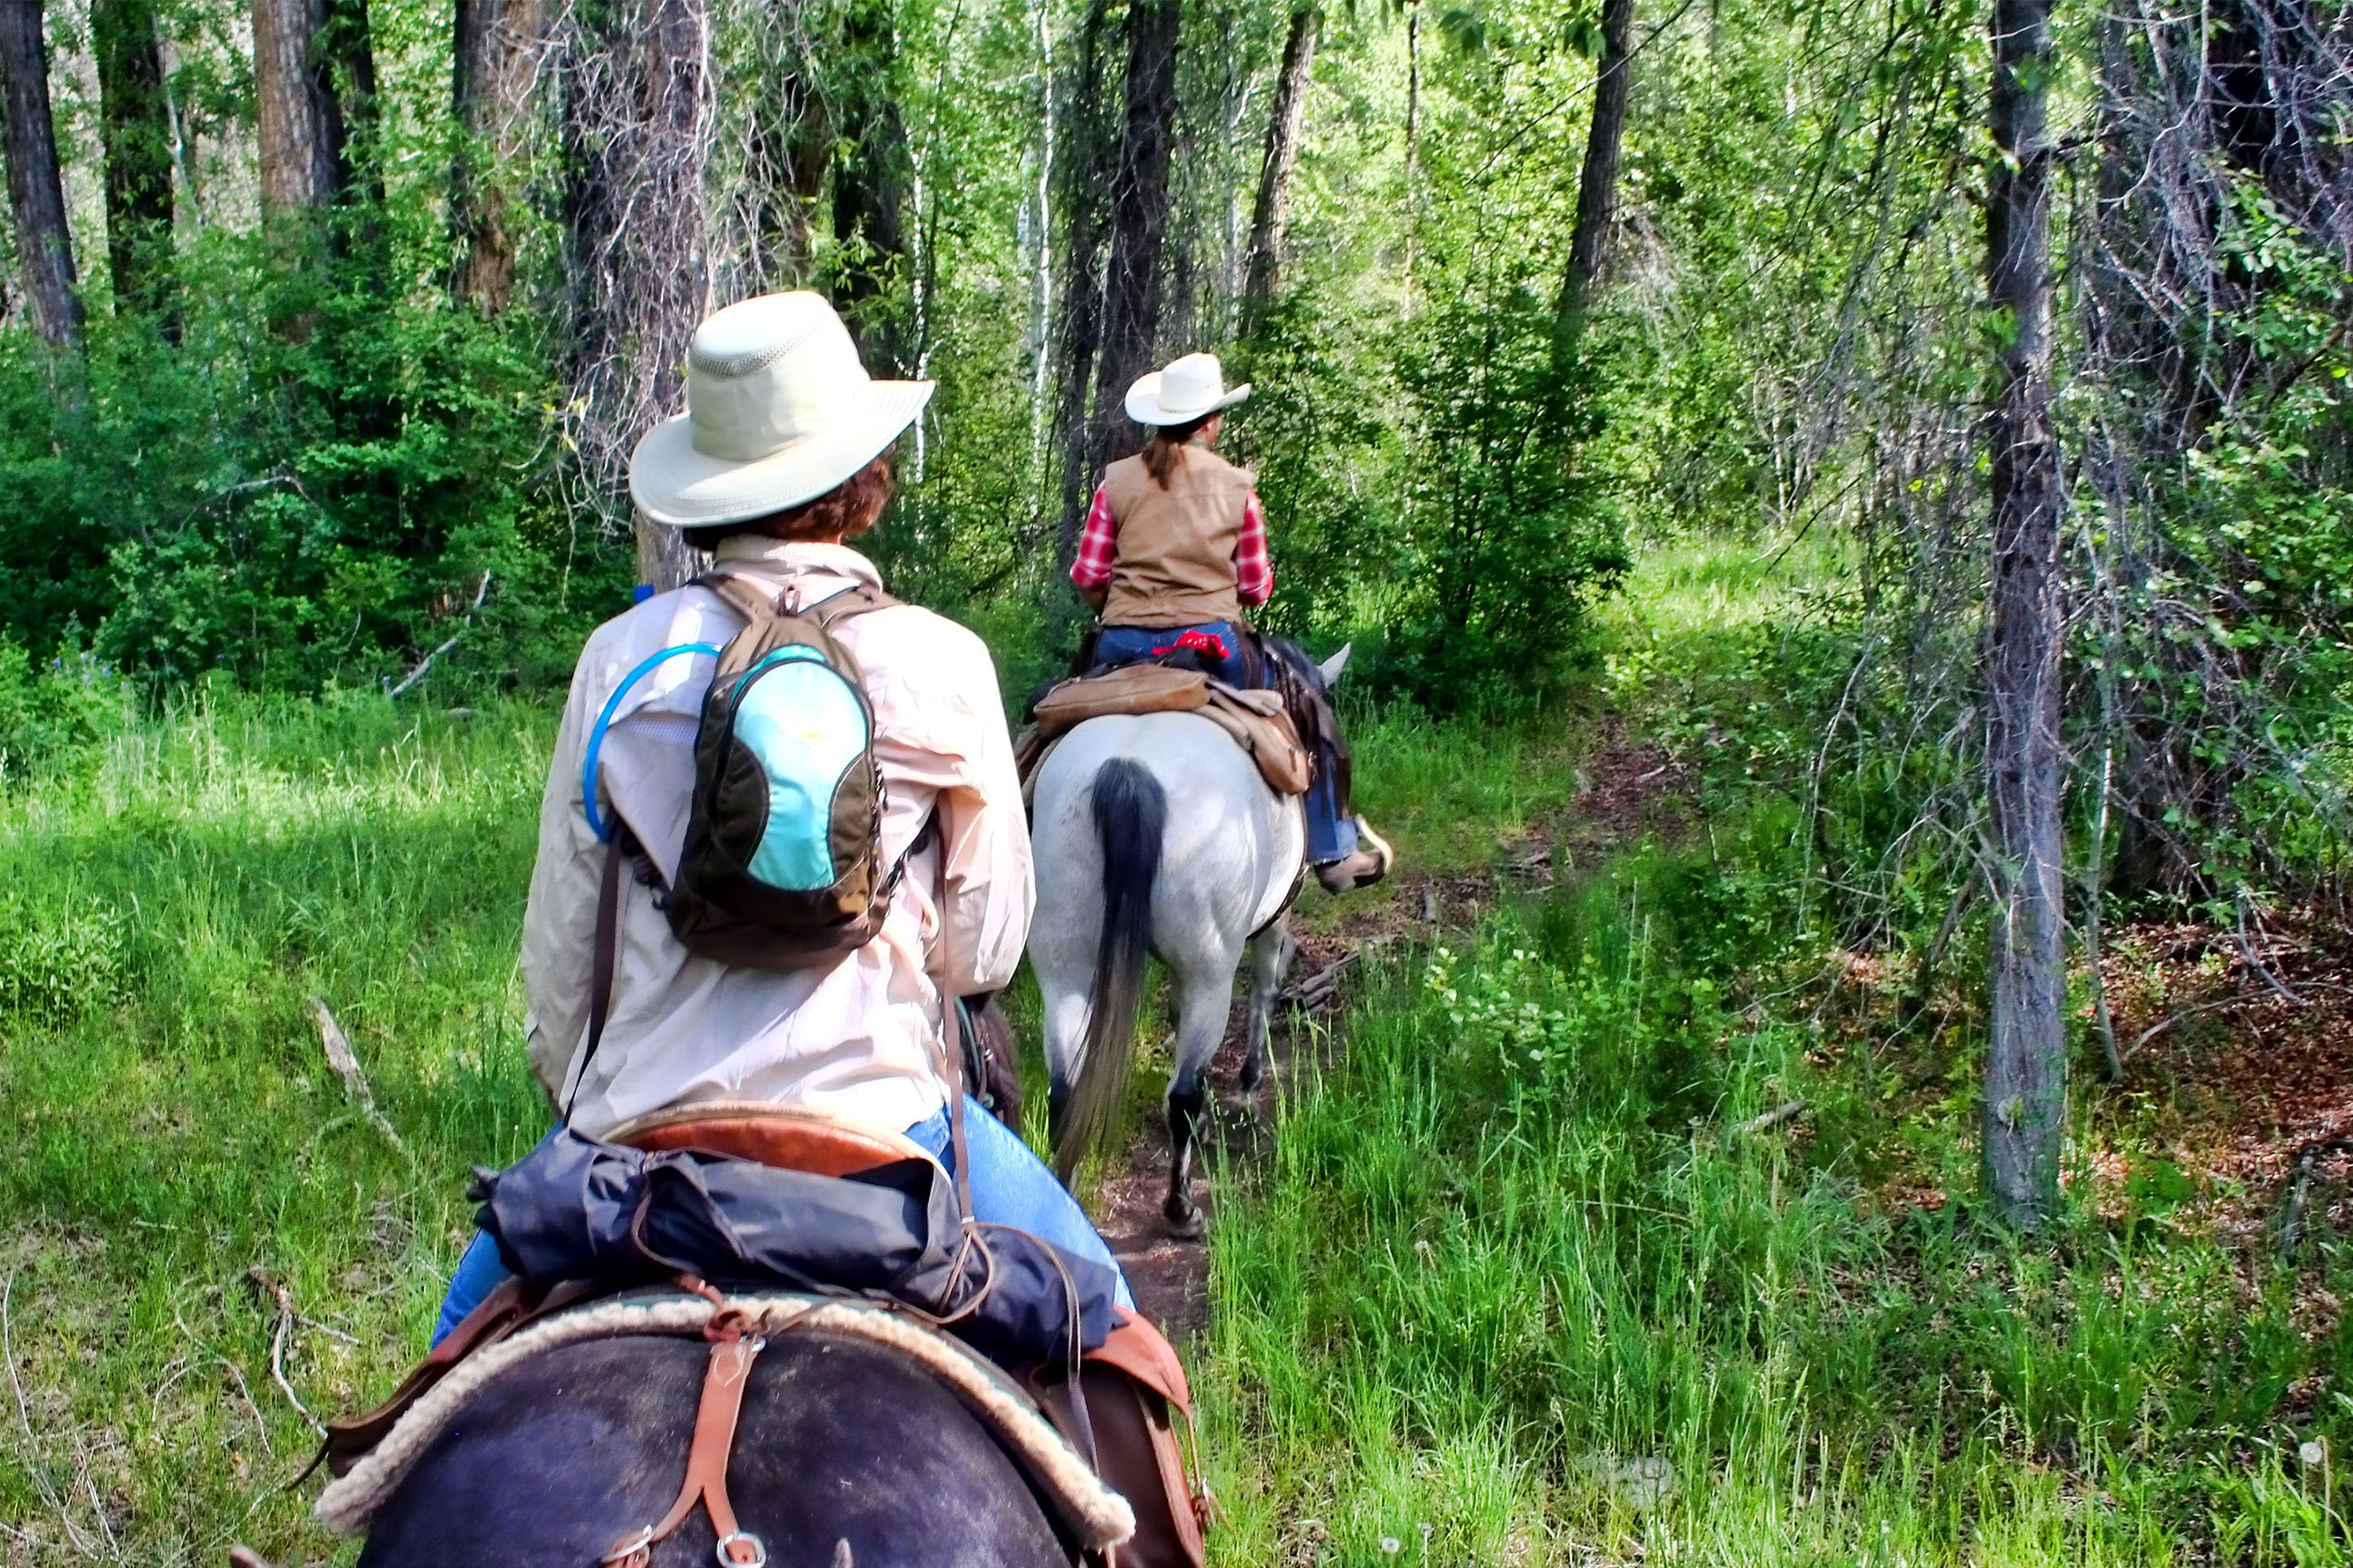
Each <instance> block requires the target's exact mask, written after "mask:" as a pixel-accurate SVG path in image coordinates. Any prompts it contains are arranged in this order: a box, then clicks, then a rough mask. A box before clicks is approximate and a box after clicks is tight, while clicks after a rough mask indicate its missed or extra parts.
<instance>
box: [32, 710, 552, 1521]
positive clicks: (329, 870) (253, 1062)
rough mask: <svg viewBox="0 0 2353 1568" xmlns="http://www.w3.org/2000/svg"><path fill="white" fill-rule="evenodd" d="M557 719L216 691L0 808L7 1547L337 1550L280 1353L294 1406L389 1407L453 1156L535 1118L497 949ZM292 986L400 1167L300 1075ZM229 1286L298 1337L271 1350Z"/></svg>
mask: <svg viewBox="0 0 2353 1568" xmlns="http://www.w3.org/2000/svg"><path fill="white" fill-rule="evenodd" d="M552 730H553V726H552V723H551V722H550V721H549V720H548V719H547V717H546V716H543V714H541V713H539V712H537V711H534V710H529V709H523V708H512V709H501V710H492V711H488V712H485V713H482V714H480V715H479V716H477V717H474V718H472V719H470V720H468V719H449V718H446V717H427V718H422V719H420V718H418V717H417V716H415V715H413V714H410V713H406V712H402V711H396V710H393V709H392V708H390V707H389V706H387V705H385V704H384V703H382V702H380V701H375V700H362V701H357V702H353V703H348V704H343V705H334V706H319V707H312V706H284V707H280V706H274V705H273V706H263V705H259V704H246V703H225V704H223V705H220V706H218V707H211V708H198V709H196V710H191V711H187V712H184V713H181V714H177V715H174V716H173V717H170V718H168V719H164V720H161V721H151V722H146V723H142V724H139V725H137V726H135V727H133V728H131V729H130V730H128V731H125V732H124V733H121V735H119V736H117V737H115V738H114V739H113V740H112V741H111V743H110V745H109V746H108V747H107V749H106V752H105V754H104V755H103V757H102V758H100V760H98V761H97V762H96V763H95V765H93V766H92V767H91V768H90V769H89V770H87V771H86V772H84V773H79V774H77V775H71V776H66V777H57V778H51V779H49V780H47V781H46V782H44V783H43V784H40V785H38V786H37V787H35V788H33V789H31V790H29V791H27V792H24V793H19V794H16V795H5V796H0V864H5V866H6V867H7V868H8V876H7V879H6V886H5V889H0V996H5V995H7V994H10V993H11V991H12V990H13V993H14V994H15V995H16V997H17V998H18V999H19V1005H16V1006H14V1007H13V1008H11V1009H10V1010H9V1011H8V1012H6V1013H5V1014H0V1127H5V1129H6V1130H7V1132H8V1136H7V1138H6V1140H5V1142H0V1213H5V1215H6V1221H7V1223H6V1230H5V1234H6V1238H7V1239H6V1243H5V1251H0V1276H5V1289H6V1300H7V1308H8V1331H9V1332H8V1349H9V1352H10V1354H11V1358H12V1370H13V1371H14V1373H16V1377H17V1379H18V1380H19V1382H20V1384H21V1386H22V1389H23V1402H24V1403H23V1407H22V1410H21V1412H20V1411H19V1410H17V1409H11V1410H8V1411H7V1412H5V1426H0V1430H5V1437H0V1524H5V1526H6V1528H7V1531H9V1535H8V1537H7V1542H8V1543H7V1544H6V1546H5V1549H0V1555H5V1557H6V1559H7V1560H9V1561H11V1562H28V1561H29V1562H51V1561H55V1562H64V1561H69V1560H79V1556H80V1555H81V1554H80V1553H79V1552H78V1551H76V1550H74V1549H73V1548H72V1547H71V1546H70V1545H69V1542H70V1540H71V1538H72V1536H73V1535H74V1534H75V1533H76V1532H78V1533H79V1537H80V1539H81V1540H82V1542H84V1543H86V1544H88V1545H89V1546H90V1547H91V1549H92V1550H94V1551H97V1552H99V1553H100V1555H111V1554H112V1547H111V1545H110V1542H115V1543H119V1544H120V1546H121V1549H122V1550H123V1551H124V1552H128V1553H129V1554H130V1556H131V1557H132V1559H134V1560H143V1561H151V1562H157V1563H164V1562H174V1561H188V1562H202V1563H216V1562H218V1561H220V1560H222V1557H223V1555H224V1554H225V1552H226V1545H225V1542H227V1540H228V1539H229V1538H231V1537H232V1536H242V1537H243V1538H244V1539H247V1540H249V1541H252V1542H256V1543H257V1544H259V1545H261V1546H264V1547H265V1548H267V1549H269V1550H270V1551H272V1552H276V1553H278V1554H280V1556H282V1557H283V1558H285V1559H287V1560H290V1561H295V1562H300V1561H302V1560H304V1559H305V1558H309V1557H321V1556H326V1555H329V1554H330V1553H331V1552H332V1543H331V1542H329V1541H328V1540H327V1538H325V1537H324V1536H323V1535H322V1534H321V1533H320V1532H319V1531H315V1530H313V1529H311V1528H310V1527H309V1526H308V1525H307V1524H306V1523H305V1522H304V1521H303V1509H304V1503H303V1500H301V1499H300V1498H297V1497H295V1496H292V1495H290V1494H286V1493H283V1492H281V1491H280V1490H279V1489H278V1488H279V1487H280V1485H282V1483H283V1482H284V1481H285V1480H286V1479H289V1478H290V1476H291V1475H292V1474H293V1472H294V1471H295V1470H297V1469H299V1468H301V1464H302V1463H303V1462H304V1461H306V1460H307V1459H308V1458H309V1450H310V1447H311V1443H312V1441H313V1436H312V1434H311V1429H310V1427H309V1426H308V1425H307V1424H306V1423H305V1421H304V1420H303V1418H302V1417H301V1415H299V1414H297V1412H296V1411H295V1409H294V1407H293V1405H292V1403H291V1401H290V1399H289V1397H288V1396H287V1394H286V1393H285V1392H283V1391H282V1390H281V1389H280V1386H279V1382H278V1379H277V1377H276V1375H274V1374H273V1372H272V1367H271V1363H272V1352H273V1349H274V1348H278V1359H279V1362H280V1366H281V1368H282V1370H283V1373H284V1375H285V1379H286V1381H287V1382H288V1383H289V1384H290V1385H291V1386H292V1388H293V1389H294V1390H295V1391H296V1393H297V1394H300V1396H301V1399H302V1400H303V1401H304V1403H305V1404H307V1405H309V1406H310V1407H311V1409H312V1410H313V1411H317V1412H322V1413H326V1412H332V1411H334V1410H336V1409H338V1408H341V1407H343V1406H347V1405H352V1404H353V1403H354V1402H356V1401H359V1400H361V1399H373V1398H375V1397H377V1396H380V1394H382V1393H383V1392H385V1390H386V1389H387V1388H388V1387H389V1384H391V1382H392V1381H393V1380H394V1379H395V1378H396V1375H397V1373H398V1372H399V1371H400V1370H401V1369H402V1368H403V1367H404V1366H405V1365H406V1363H407V1362H408V1361H409V1360H411V1359H412V1358H413V1356H414V1354H415V1353H416V1352H417V1349H418V1348H419V1347H420V1346H421V1345H422V1343H423V1341H424V1336H425V1333H426V1331H427V1328H428V1327H429V1325H430V1322H431V1318H432V1313H433V1311H434V1310H435V1309H436V1307H437V1306H438V1302H439V1299H440V1291H441V1284H442V1281H443V1279H445V1278H446V1276H447V1272H448V1268H449V1266H450V1265H451V1264H452V1263H453V1262H454V1260H455V1258H456V1251H457V1248H458V1247H459V1243H460V1241H461V1240H462V1237H463V1236H464V1234H465V1232H466V1230H467V1228H468V1211H467V1207H466V1205H465V1204H464V1202H463V1188H464V1184H465V1173H466V1171H467V1168H468V1166H469V1165H470V1163H474V1162H489V1163H498V1162H500V1161H502V1160H504V1159H506V1158H509V1157H511V1156H512V1155H513V1154H514V1153H516V1152H520V1151H521V1150H522V1149H523V1148H525V1147H527V1146H528V1145H529V1143H530V1142H532V1140H533V1139H534V1138H535V1137H536V1136H537V1135H538V1133H539V1132H540V1131H542V1130H543V1127H544V1125H545V1121H544V1119H545V1115H546V1112H545V1109H544V1107H543V1103H542V1101H541V1098H540V1095H539V1092H538V1090H537V1089H536V1088H535V1087H534V1086H533V1083H532V1080H531V1078H530V1075H529V1071H528V1069H527V1068H526V1066H525V1063H524V1058H523V1051H522V1012H521V1007H522V1004H521V994H520V986H519V984H518V983H517V980H516V975H515V968H514V963H515V952H516V945H517V939H518V925H517V922H518V917H519V914H520V910H521V908H522V892H523V888H524V885H525V882H526V879H527V878H528V876H529V871H530V864H531V854H532V833H533V816H534V809H535V805H536V802H537V799H538V795H539V788H540V784H541V781H542V779H543V777H544V770H545V765H546V764H545V761H544V757H545V748H546V746H547V743H548V742H549V739H550V737H551V734H552ZM31 933H42V934H43V936H44V937H45V940H44V941H42V942H30V941H28V940H27V938H28V936H29V935H30V934H31ZM312 996H317V997H320V998H322V999H323V1000H324V1001H325V1002H326V1003H327V1005H329V1006H330V1007H332V1009H333V1012H334V1014H335V1016H336V1017H337V1019H338V1020H339V1021H340V1022H341V1024H342V1025H343V1028H344V1029H345V1030H346V1031H347V1032H348V1033H349V1036H350V1037H351V1040H352V1042H353V1047H354V1048H355V1050H356V1051H357V1053H358V1055H359V1057H360V1059H361V1060H362V1062H363V1063H364V1066H365V1068H366V1070H367V1072H368V1074H369V1076H370V1078H371V1079H373V1091H374V1095H375V1100H376V1103H377V1104H378V1105H379V1106H380V1107H381V1109H382V1110H383V1112H384V1114H385V1117H386V1118H387V1119H388V1120H389V1121H390V1122H391V1124H392V1126H393V1127H394V1128H395V1129H396V1130H397V1131H398V1133H399V1135H400V1137H401V1140H402V1142H403V1144H404V1145H405V1152H403V1151H402V1150H396V1149H395V1148H393V1147H392V1146H391V1144H390V1143H389V1142H387V1141H386V1140H385V1137H384V1135H383V1134H382V1133H381V1132H380V1131H377V1129H376V1128H375V1126H373V1125H372V1124H371V1123H370V1122H369V1121H367V1120H365V1119H364V1117H362V1116H360V1115H358V1114H357V1113H356V1110H355V1108H354V1106H353V1104H352V1103H350V1102H349V1101H347V1100H346V1099H345V1097H344V1095H343V1089H342V1086H341V1084H340V1083H339V1082H338V1080H337V1079H335V1078H334V1076H333V1075H332V1073H331V1072H330V1071H329V1070H328V1069H327V1066H326V1063H325V1060H324V1058H323V1056H322V1052H321V1048H320V1040H319V1032H318V1028H317V1026H316V1025H315V1024H314V1023H313V1022H312V1019H311V1014H310V1010H309V1007H308V1005H307V998H310V997H312ZM26 998H30V999H32V1005H25V999H26ZM255 1269H259V1270H261V1271H262V1273H263V1275H264V1276H266V1278H267V1279H269V1280H270V1281H271V1282H273V1283H275V1284H280V1285H283V1286H284V1287H285V1288H286V1289H288V1290H289V1291H290V1300H291V1301H292V1303H293V1305H294V1307H295V1309H296V1310H297V1311H298V1313H299V1314H300V1316H301V1321H297V1322H294V1323H291V1324H290V1326H289V1328H288V1331H287V1333H286V1336H285V1339H284V1342H283V1344H282V1348H279V1341H278V1328H279V1322H280V1312H279V1309H278V1304H277V1301H276V1300H275V1299H274V1297H268V1296H265V1294H264V1292H263V1290H262V1289H260V1288H259V1286H258V1285H257V1284H256V1282H255V1280H254V1279H253V1278H252V1276H251V1275H250V1273H249V1271H250V1270H255ZM11 1397H12V1398H13V1394H12V1396H11ZM28 1429H29V1430H28Z"/></svg>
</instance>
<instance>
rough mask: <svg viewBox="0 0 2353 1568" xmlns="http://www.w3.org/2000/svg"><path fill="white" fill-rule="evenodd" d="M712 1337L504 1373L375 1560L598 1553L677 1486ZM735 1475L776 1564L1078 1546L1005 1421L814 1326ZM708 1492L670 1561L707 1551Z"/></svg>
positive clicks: (974, 1557) (761, 1396) (574, 1355)
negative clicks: (996, 1426)
mask: <svg viewBox="0 0 2353 1568" xmlns="http://www.w3.org/2000/svg"><path fill="white" fill-rule="evenodd" d="M708 1360H709V1354H708V1347H707V1346H706V1345H705V1344H704V1343H703V1342H702V1340H700V1339H692V1338H674V1339H672V1338H657V1337H650V1336H632V1337H628V1338H622V1339H610V1340H596V1341H590V1342H585V1343H579V1344H574V1345H569V1346H565V1347H563V1348H560V1349H556V1350H552V1351H549V1352H547V1353H545V1354H543V1355H541V1356H538V1357H535V1358H533V1360H531V1361H529V1362H526V1363H523V1364H522V1365H521V1366H518V1367H516V1368H514V1369H512V1370H511V1371H509V1372H506V1373H501V1375H500V1376H499V1377H497V1378H496V1379H495V1380H493V1381H492V1382H491V1384H489V1385H488V1386H486V1387H485V1388H484V1389H483V1390H482V1391H481V1392H480V1394H476V1395H475V1396H474V1397H473V1399H472V1400H471V1401H470V1402H469V1403H468V1405H466V1407H465V1409H464V1411H463V1412H462V1414H461V1415H460V1417H459V1418H458V1419H455V1420H453V1421H451V1422H450V1424H449V1426H448V1430H446V1431H445V1432H443V1433H442V1435H441V1436H439V1437H438V1439H437V1440H436V1442H435V1443H434V1445H433V1447H431V1448H430V1449H429V1450H428V1451H427V1454H426V1455H425V1457H424V1458H422V1459H421V1460H420V1461H419V1462H418V1463H417V1468H415V1470H413V1471H412V1472H411V1473H410V1474H409V1476H408V1477H407V1479H406V1480H405V1481H404V1482H403V1483H402V1485H401V1488H400V1489H399V1491H398V1492H396V1494H395V1495H394V1497H393V1499H392V1500H391V1501H390V1502H389V1503H388V1504H387V1505H386V1506H385V1509H384V1510H383V1511H382V1512H381V1513H380V1514H379V1515H378V1517H377V1520H376V1523H375V1530H374V1531H373V1532H372V1533H371V1535H370V1537H369V1540H368V1544H367V1549H366V1551H365V1552H363V1553H362V1555H361V1559H360V1561H361V1563H362V1565H363V1568H427V1565H431V1568H584V1565H586V1564H590V1563H596V1561H598V1559H599V1558H601V1557H602V1556H603V1555H604V1553H605V1552H607V1550H608V1549H609V1548H610V1547H612V1546H613V1544H614V1543H615V1542H617V1541H619V1540H621V1539H623V1538H625V1537H627V1536H629V1535H632V1534H634V1533H635V1532H636V1531H638V1530H640V1529H642V1528H643V1527H645V1526H646V1525H649V1524H650V1523H652V1522H653V1521H655V1520H657V1519H659V1517H660V1516H661V1514H662V1513H663V1511H664V1510H666V1509H668V1508H669V1506H670V1503H671V1501H672V1500H674V1499H675V1498H676V1496H677V1494H678V1489H679V1482H680V1478H681V1475H682V1474H683V1473H684V1469H685V1465H686V1455H687V1450H688V1447H689V1444H690V1442H691V1437H692V1429H693V1426H694V1415H695V1409H696V1405H697V1403H698V1400H699V1398H700V1396H701V1389H702V1378H703V1373H704V1368H705V1366H706V1363H708ZM728 1490H729V1492H730V1494H731V1495H732V1497H733V1501H734V1505H735V1510H736V1513H737V1515H738V1517H739V1519H740V1521H741V1523H742V1528H743V1529H744V1530H745V1531H749V1532H750V1533H751V1534H753V1535H754V1536H757V1537H758V1538H759V1539H760V1541H761V1542H763V1543H764V1544H765V1547H766V1549H767V1554H768V1560H769V1561H770V1562H771V1563H776V1564H779V1565H780V1568H781V1565H783V1564H798V1563H808V1564H831V1563H836V1562H837V1561H838V1555H837V1554H838V1552H839V1546H840V1543H841V1542H848V1543H849V1557H850V1560H851V1561H852V1562H853V1563H856V1564H857V1565H858V1568H918V1565H924V1564H932V1563H957V1564H966V1563H969V1564H973V1565H975V1568H1000V1565H1001V1568H1044V1565H1047V1564H1064V1563H1069V1562H1070V1561H1071V1553H1070V1552H1068V1551H1067V1550H1066V1549H1065V1547H1064V1544H1063V1543H1062V1542H1061V1541H1060V1539H1059V1538H1058V1537H1057V1535H1056V1533H1055V1531H1054V1528H1053V1526H1052V1525H1051V1524H1050V1522H1049V1521H1048V1518H1047V1515H1046V1513H1045V1511H1044V1510H1043V1508H1042V1507H1041V1505H1040V1503H1039V1500H1038V1497H1037V1495H1036V1494H1035V1492H1033V1491H1032V1489H1031V1488H1030V1485H1029V1480H1028V1479H1027V1478H1026V1477H1025V1476H1024V1475H1023V1474H1022V1472H1021V1470H1020V1469H1019V1468H1018V1466H1017V1465H1016V1464H1015V1463H1014V1461H1013V1460H1012V1459H1011V1458H1008V1455H1007V1453H1006V1451H1005V1449H1004V1447H1002V1446H1001V1445H1000V1444H999V1443H998V1441H997V1437H996V1436H994V1435H993V1434H992V1433H991V1432H990V1431H989V1430H988V1429H987V1427H986V1426H983V1425H982V1424H981V1423H980V1422H979V1420H978V1419H976V1417H975V1416H974V1415H973V1414H972V1413H971V1411H970V1410H969V1409H968V1408H967V1407H966V1406H965V1404H964V1403H963V1401H962V1400H961V1399H960V1398H959V1397H958V1396H957V1395H956V1394H955V1393H953V1392H952V1391H950V1390H949V1389H948V1388H946V1387H945V1386H944V1385H943V1384H941V1383H940V1382H939V1381H938V1380H937V1379H936V1378H934V1377H933V1376H932V1375H931V1374H930V1373H926V1372H924V1371H923V1369H922V1368H921V1367H920V1366H917V1365H915V1364H913V1363H911V1362H909V1361H908V1360H906V1359H905V1358H904V1357H902V1356H901V1355H899V1354H897V1353H895V1352H892V1351H890V1350H887V1349H885V1348H882V1347H881V1346H877V1345H875V1344H872V1343H871V1342H867V1341H864V1340H859V1339H850V1338H848V1337H845V1336H842V1335H839V1334H836V1333H830V1332H828V1331H823V1330H798V1331H790V1332H786V1333H785V1334H783V1335H780V1336H779V1337H777V1338H776V1339H775V1340H773V1341H771V1342H769V1344H768V1346H767V1348H766V1350H765V1352H763V1353H762V1354H761V1355H760V1357H759V1358H758V1359H757V1360H756V1361H755V1362H754V1363H753V1367H752V1374H751V1384H750V1386H749V1388H748V1389H747V1390H746V1393H745V1395H744V1408H743V1415H742V1417H741V1421H740V1423H739V1425H738V1426H737V1429H736V1436H735V1445H734V1450H733V1458H732V1460H731V1462H730V1463H729V1466H728ZM715 1545H716V1539H715V1536H714V1534H713V1531H712V1526H711V1521H710V1518H709V1516H708V1515H707V1514H706V1513H705V1512H704V1511H703V1510H701V1509H700V1508H698V1509H697V1510H694V1512H693V1513H692V1514H691V1516H690V1517H689V1518H688V1520H687V1521H686V1522H685V1523H684V1524H682V1525H681V1526H680V1528H679V1530H678V1531H677V1532H676V1533H675V1534H674V1535H672V1536H670V1538H669V1539H668V1540H667V1541H665V1542H662V1543H661V1544H660V1545H659V1546H658V1547H657V1548H655V1550H654V1553H653V1563H654V1564H655V1568H668V1565H672V1564H688V1563H695V1564H702V1563H710V1562H712V1560H713V1549H714V1547H715Z"/></svg>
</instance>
